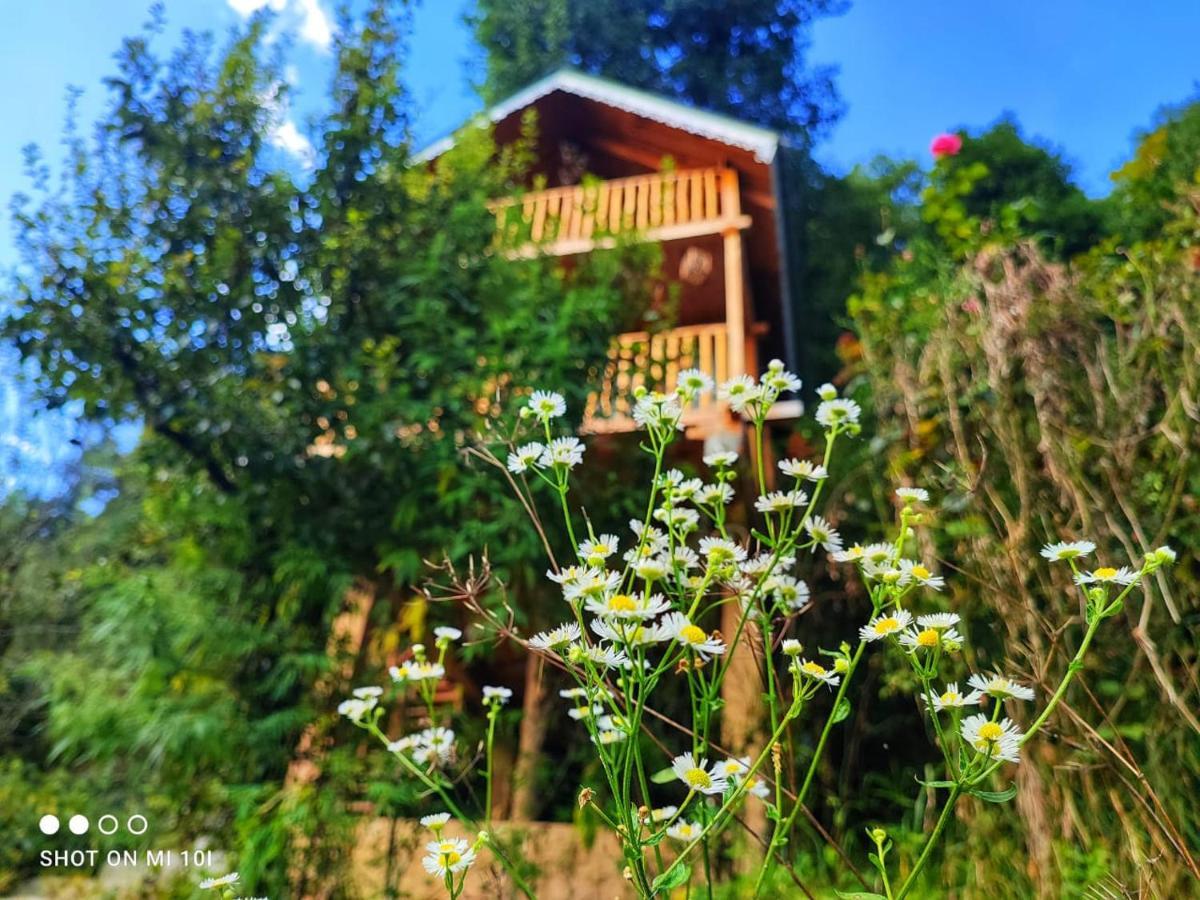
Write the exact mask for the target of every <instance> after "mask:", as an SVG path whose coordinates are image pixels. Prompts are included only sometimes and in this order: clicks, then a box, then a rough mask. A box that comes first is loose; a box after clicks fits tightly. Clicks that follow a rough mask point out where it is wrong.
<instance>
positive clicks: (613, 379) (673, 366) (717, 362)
mask: <svg viewBox="0 0 1200 900" xmlns="http://www.w3.org/2000/svg"><path fill="white" fill-rule="evenodd" d="M691 368H695V369H699V370H700V371H702V372H704V373H706V374H707V375H709V377H711V378H712V379H713V382H714V387H713V389H712V390H710V391H707V392H705V393H703V394H701V395H700V396H698V397H697V398H696V399H695V400H694V401H692V404H691V406H690V407H688V409H686V410H684V415H683V420H684V424H685V425H689V426H695V425H699V424H701V423H702V422H706V421H708V420H709V419H711V418H712V417H714V416H716V415H718V414H719V413H720V412H721V409H722V406H721V404H720V403H719V402H718V400H717V389H716V387H715V385H719V384H721V383H722V382H724V381H726V380H727V379H729V378H730V377H731V375H732V374H736V373H731V372H730V371H729V337H728V330H727V329H726V327H725V324H724V323H718V324H715V325H693V326H690V327H686V328H673V329H671V330H670V331H664V332H661V333H659V334H650V333H649V332H645V331H638V332H632V333H629V334H622V335H619V336H618V337H617V338H616V340H615V341H614V342H613V347H612V350H611V351H610V353H609V357H608V366H607V369H606V371H605V377H604V381H603V383H602V385H601V387H600V389H599V390H598V391H597V392H596V393H595V394H593V395H592V397H591V398H590V399H589V401H588V408H587V413H586V415H585V417H584V423H583V429H584V431H588V432H593V433H603V432H614V431H631V430H633V427H634V423H633V417H632V414H633V405H632V402H631V395H632V393H633V390H634V388H637V387H639V386H645V387H646V388H648V389H650V390H662V389H663V388H664V387H665V386H671V385H674V383H675V377H676V375H678V373H679V372H680V371H681V370H683V369H691Z"/></svg>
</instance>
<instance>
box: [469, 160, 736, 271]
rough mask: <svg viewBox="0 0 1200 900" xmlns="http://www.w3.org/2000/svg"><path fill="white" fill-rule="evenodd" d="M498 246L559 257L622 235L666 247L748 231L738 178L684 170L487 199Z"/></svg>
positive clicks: (731, 174) (525, 253)
mask: <svg viewBox="0 0 1200 900" xmlns="http://www.w3.org/2000/svg"><path fill="white" fill-rule="evenodd" d="M490 208H491V209H492V211H493V212H494V213H495V216H496V240H497V244H498V246H499V247H501V248H502V250H503V251H504V252H505V253H508V254H509V255H511V256H533V255H535V254H537V253H546V254H551V255H555V256H564V255H568V254H572V253H584V252H586V251H588V250H592V249H596V248H598V247H611V246H613V245H615V244H616V242H617V240H618V239H619V238H620V237H622V236H626V235H636V236H637V237H638V238H640V239H642V240H651V241H665V240H679V239H683V238H689V237H697V236H699V235H703V234H718V233H721V232H723V231H725V230H727V229H729V228H737V229H741V228H746V227H748V226H749V224H750V219H749V217H748V216H745V215H743V214H742V211H741V202H740V196H739V194H738V186H737V173H736V172H734V171H733V170H732V169H723V168H715V167H714V168H706V169H683V170H680V171H674V172H654V173H651V174H649V175H635V176H633V177H630V178H614V179H612V180H609V181H595V182H589V183H585V184H578V185H572V186H570V187H559V188H549V189H547V190H541V191H530V192H529V193H527V194H524V195H522V196H520V197H511V198H505V199H502V200H496V201H493V202H492V203H491V204H490Z"/></svg>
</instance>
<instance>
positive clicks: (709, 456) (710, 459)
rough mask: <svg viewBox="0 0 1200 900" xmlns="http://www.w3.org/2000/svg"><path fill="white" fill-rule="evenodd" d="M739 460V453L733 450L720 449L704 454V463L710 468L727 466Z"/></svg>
mask: <svg viewBox="0 0 1200 900" xmlns="http://www.w3.org/2000/svg"><path fill="white" fill-rule="evenodd" d="M737 461H738V455H737V453H735V452H734V451H733V450H718V451H717V452H716V453H706V454H704V464H705V465H706V466H708V467H709V468H710V469H717V468H726V467H728V466H732V465H733V464H734V463H736V462H737Z"/></svg>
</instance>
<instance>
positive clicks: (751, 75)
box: [471, 0, 846, 143]
mask: <svg viewBox="0 0 1200 900" xmlns="http://www.w3.org/2000/svg"><path fill="white" fill-rule="evenodd" d="M845 8H846V3H844V2H843V0H772V2H769V3H764V2H757V0H731V2H725V3H713V2H708V0H600V2H596V0H519V2H516V3H510V2H503V0H480V3H479V6H478V10H477V12H476V13H475V14H474V15H473V16H472V17H471V22H472V23H473V25H474V27H475V34H476V37H477V39H478V41H479V44H480V46H481V48H482V50H483V52H484V55H485V60H484V66H485V70H486V78H485V81H484V84H483V93H484V97H485V99H487V100H488V101H496V100H500V99H503V98H504V97H507V96H509V95H510V94H513V93H515V92H516V91H518V90H520V89H521V88H523V87H525V86H526V85H528V84H530V83H531V82H533V81H535V80H536V79H537V78H539V77H540V76H542V75H545V74H547V73H548V72H550V71H551V70H553V69H555V68H557V67H558V66H562V65H570V66H575V67H577V68H579V69H582V70H583V71H585V72H591V73H593V74H597V75H607V76H609V77H611V78H615V79H617V80H618V81H621V82H622V83H624V84H629V85H632V86H634V87H640V88H644V89H645V90H650V91H655V92H657V93H660V94H664V95H666V96H668V97H676V98H678V99H680V100H683V101H684V102H687V103H692V104H694V105H696V106H699V107H702V108H704V109H710V110H713V111H715V112H721V113H727V114H729V115H732V116H736V117H738V118H741V119H746V120H747V121H751V122H757V123H758V124H760V125H764V126H767V127H769V128H774V129H777V130H779V131H781V132H783V133H785V134H788V135H789V136H791V137H793V138H796V139H797V141H798V142H801V143H808V142H809V141H810V140H812V139H814V138H816V137H819V136H820V135H822V134H823V133H824V132H825V131H827V130H828V128H829V127H830V126H831V125H832V124H833V123H834V122H835V121H836V120H837V118H838V116H839V115H840V112H841V103H840V100H839V99H838V94H837V90H836V88H835V87H834V84H833V70H832V69H831V68H830V67H826V66H822V67H815V68H814V67H809V66H808V65H807V64H806V60H805V55H806V53H807V51H808V47H809V33H810V29H811V26H812V23H813V22H814V21H815V20H816V19H819V18H821V17H823V16H828V15H836V14H837V13H840V12H842V11H843V10H844V9H845Z"/></svg>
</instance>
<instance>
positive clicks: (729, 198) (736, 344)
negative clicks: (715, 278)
mask: <svg viewBox="0 0 1200 900" xmlns="http://www.w3.org/2000/svg"><path fill="white" fill-rule="evenodd" d="M741 213H742V205H741V197H740V195H739V194H738V182H737V172H735V171H734V170H733V169H723V170H722V171H721V218H722V219H724V220H726V221H727V222H730V223H732V222H733V220H734V219H736V218H738V217H740V216H741ZM721 238H722V240H723V242H724V245H725V328H726V329H727V333H728V334H729V374H730V376H734V375H745V374H751V375H757V374H758V373H757V372H749V373H748V372H747V369H746V265H745V261H744V259H743V256H742V232H741V230H740V229H739V228H738V227H737V226H735V225H733V224H730V225H728V226H726V227H725V228H724V229H723V230H722V232H721Z"/></svg>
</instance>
